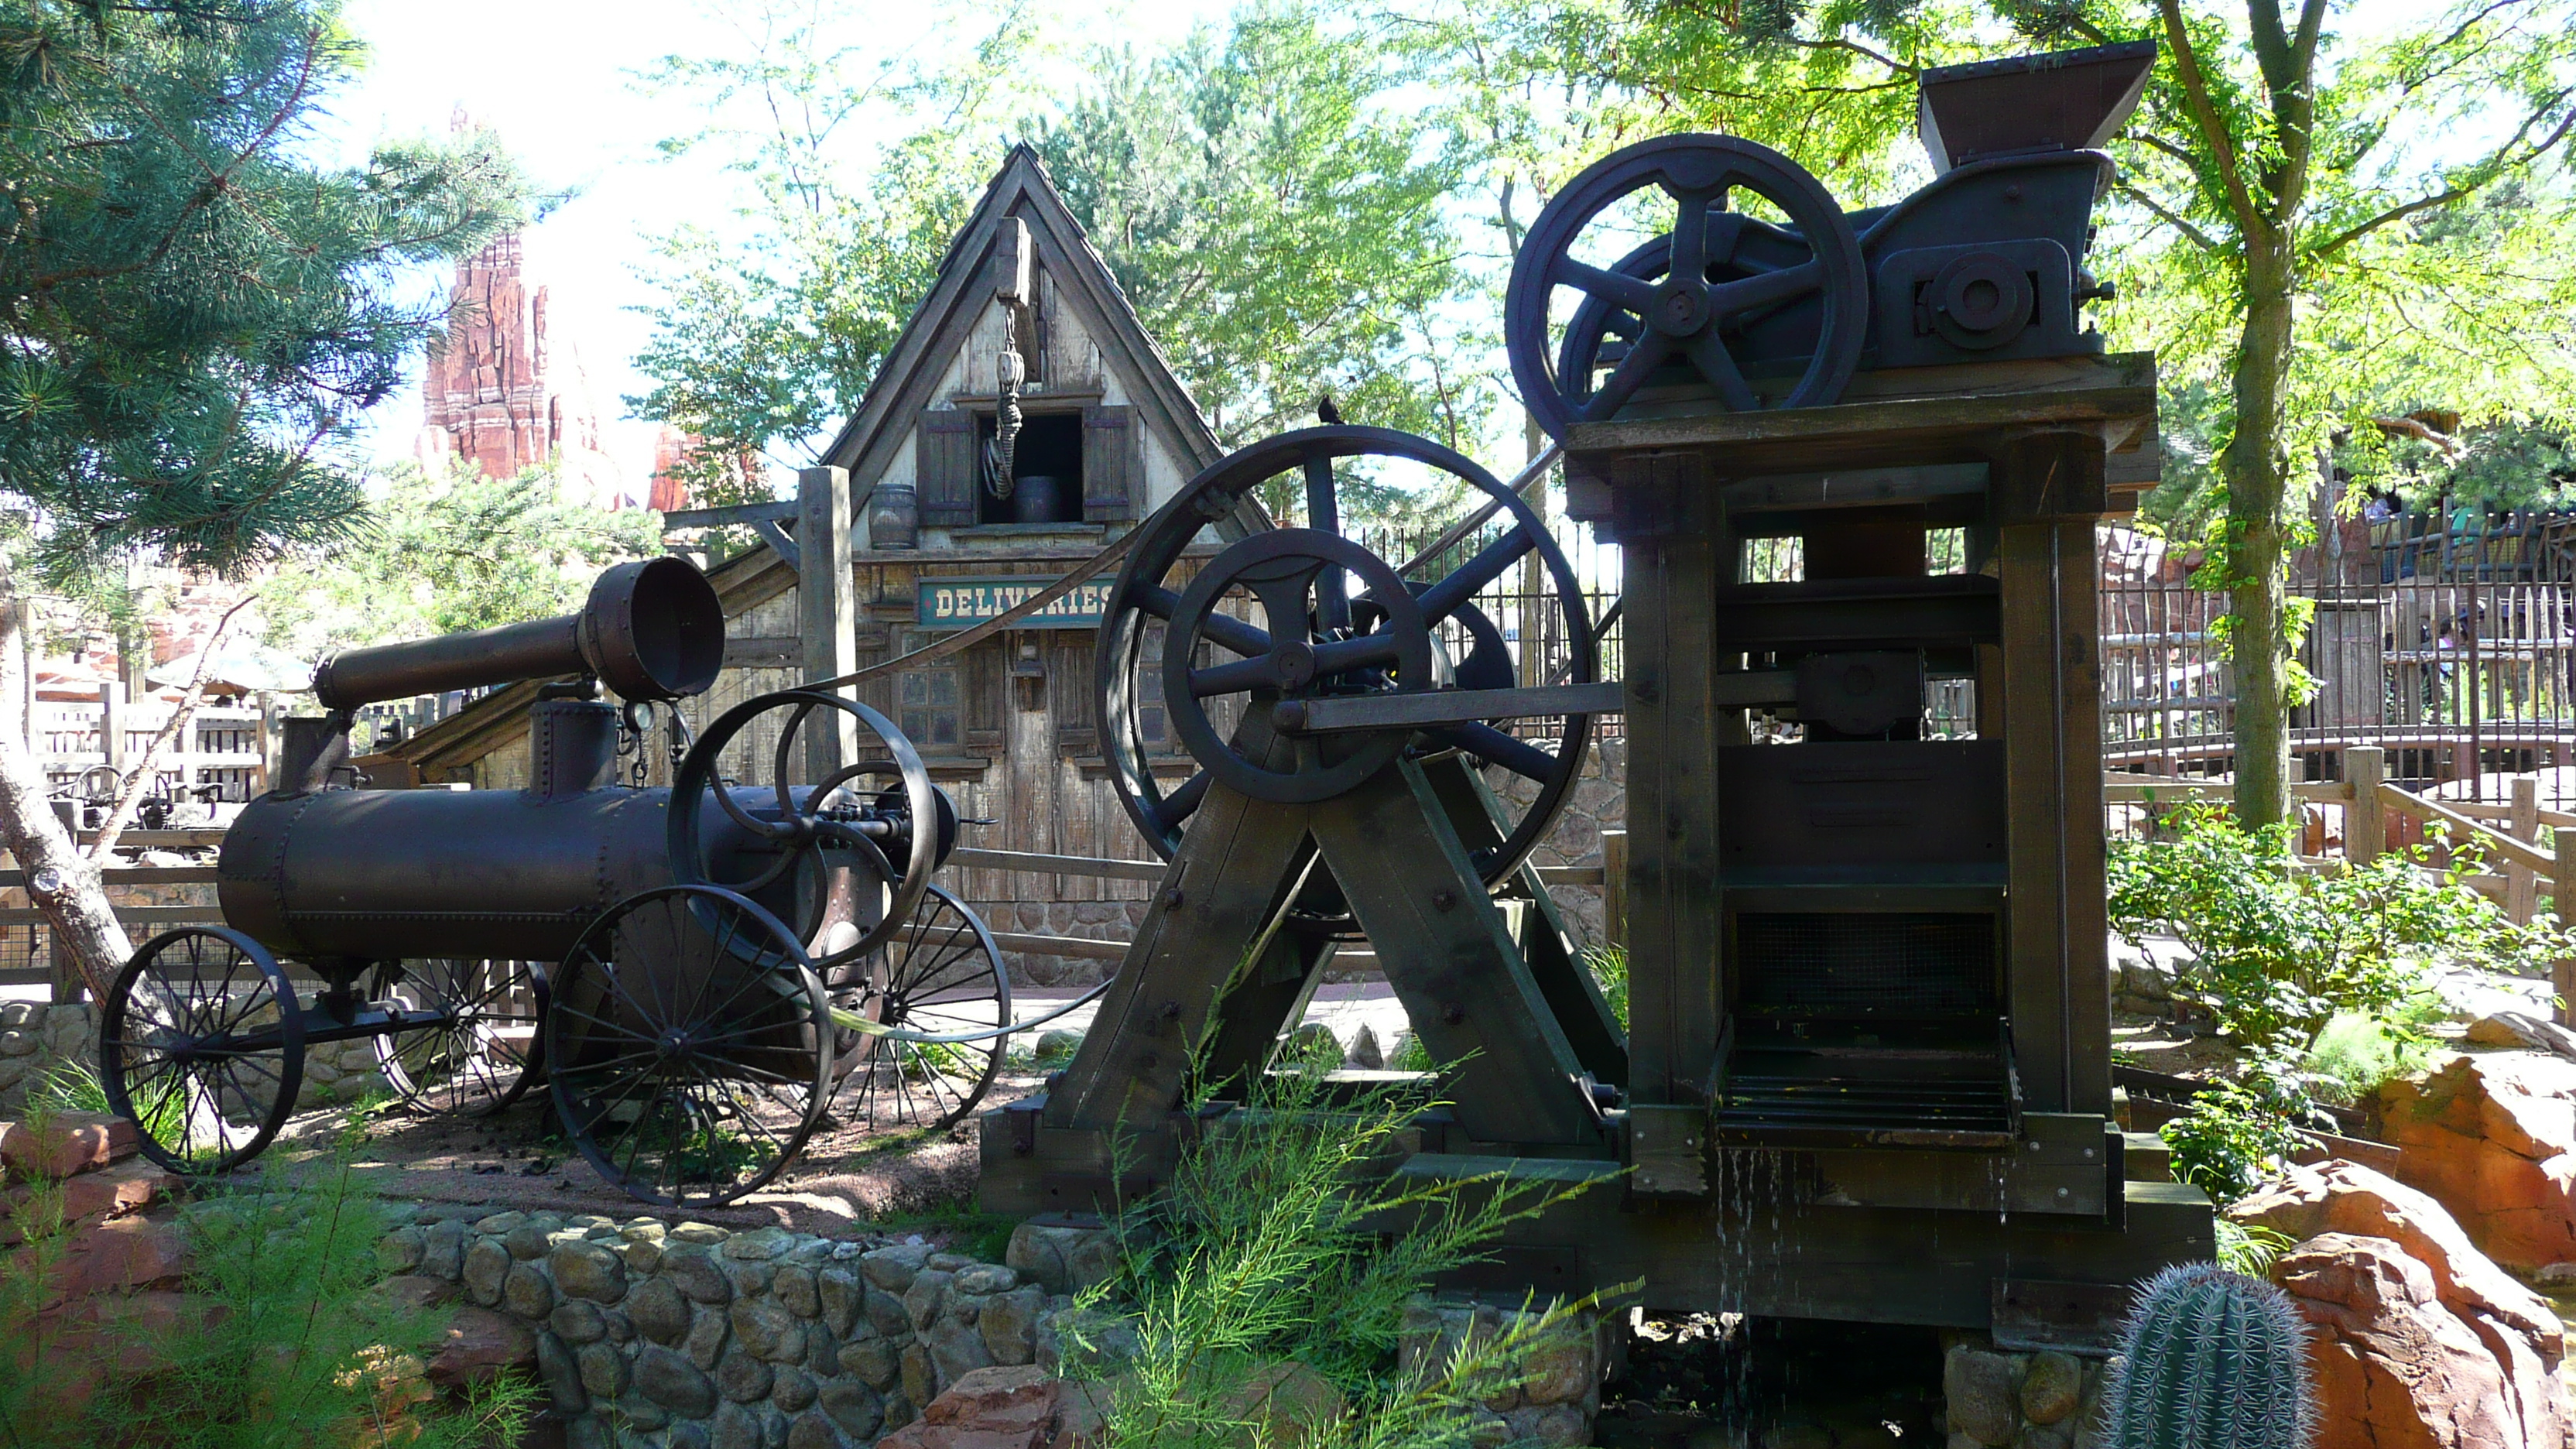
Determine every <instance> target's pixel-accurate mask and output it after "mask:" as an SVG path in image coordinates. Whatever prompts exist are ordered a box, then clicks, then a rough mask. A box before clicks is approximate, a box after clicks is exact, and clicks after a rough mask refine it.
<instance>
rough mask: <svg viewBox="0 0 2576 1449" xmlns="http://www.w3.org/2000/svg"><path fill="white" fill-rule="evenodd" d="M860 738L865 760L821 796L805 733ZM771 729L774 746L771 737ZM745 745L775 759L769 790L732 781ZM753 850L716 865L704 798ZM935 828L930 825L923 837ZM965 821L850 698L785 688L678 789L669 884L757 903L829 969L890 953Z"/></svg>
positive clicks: (758, 702) (905, 747)
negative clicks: (734, 754)
mask: <svg viewBox="0 0 2576 1449" xmlns="http://www.w3.org/2000/svg"><path fill="white" fill-rule="evenodd" d="M845 720H846V722H847V723H849V724H850V725H851V727H852V734H853V735H854V736H855V737H856V743H857V753H856V755H855V756H844V758H853V759H855V760H856V763H854V764H851V765H847V766H844V767H843V768H841V769H839V770H837V771H834V772H833V774H832V776H831V778H829V779H827V780H824V781H822V782H821V783H820V784H818V785H815V786H813V787H810V788H809V787H807V786H803V785H797V784H794V783H791V782H792V781H793V779H794V777H795V776H796V775H798V774H800V773H802V772H803V762H804V754H803V752H804V744H805V740H806V733H805V732H806V731H808V730H817V729H837V728H839V727H840V725H841V724H842V723H843V722H844V721H845ZM773 730H774V731H775V735H774V737H773V736H771V734H770V732H771V731H773ZM737 740H740V741H741V742H742V745H743V748H742V750H741V752H740V753H741V755H742V761H741V762H742V763H743V764H745V765H749V766H754V767H757V766H758V765H760V764H762V763H763V761H762V760H761V758H760V757H761V755H763V754H764V753H765V754H766V755H767V756H768V758H767V760H766V762H765V763H766V766H767V773H768V775H769V779H768V781H767V782H766V784H765V785H762V786H756V787H751V788H744V787H741V786H738V785H736V784H734V783H733V782H732V781H730V780H728V779H727V778H726V776H725V764H726V762H725V759H724V756H725V752H726V750H728V749H729V748H731V747H733V746H734V744H735V742H736V741H737ZM710 797H712V799H713V801H714V803H715V805H716V806H717V808H718V810H720V811H721V813H722V816H723V817H724V818H725V819H726V820H728V821H730V823H731V825H732V826H733V827H734V828H735V829H736V830H738V831H740V832H742V834H743V836H745V837H747V838H748V839H749V840H750V841H752V842H753V848H751V849H749V850H736V851H733V852H731V856H732V858H730V859H725V860H719V859H716V858H715V856H716V854H717V852H716V851H715V850H714V849H712V847H713V844H714V842H712V841H710V840H709V839H707V828H706V827H707V825H708V823H709V821H708V812H707V811H706V809H705V805H706V802H707V800H708V799H709V798H710ZM922 822H929V823H930V824H929V828H916V826H917V825H919V824H921V823H922ZM957 824H958V822H957V811H956V807H955V806H954V805H952V804H951V803H950V802H949V800H948V797H947V795H946V794H945V793H943V792H942V791H940V790H938V789H937V788H935V787H934V786H932V784H931V783H930V772H929V771H928V770H926V769H924V768H923V767H922V763H921V756H920V755H919V754H918V753H916V752H915V751H914V750H913V747H912V742H911V741H910V740H908V739H906V738H904V735H903V732H902V731H901V730H899V729H897V728H895V726H894V722H893V721H891V720H889V719H887V718H886V717H885V716H884V715H881V714H879V713H877V712H876V711H875V710H873V709H870V708H868V707H867V706H866V705H864V704H861V703H859V702H858V701H857V700H854V699H847V698H844V697H842V696H840V695H837V694H830V693H825V692H823V691H819V690H810V689H790V690H781V691H779V692H778V693H775V694H764V695H760V696H757V697H756V698H753V699H748V700H745V701H743V702H742V703H741V704H738V705H736V706H734V707H733V708H732V709H729V710H727V711H725V712H724V714H723V715H722V716H721V717H719V718H718V719H717V720H716V722H715V723H714V724H712V725H709V726H708V727H707V730H706V732H705V733H704V734H703V735H701V736H699V738H698V741H697V743H696V744H694V745H692V746H690V747H689V753H688V756H687V758H685V759H683V760H682V761H681V762H680V768H679V772H678V773H677V774H676V775H675V776H674V777H673V779H672V782H671V819H670V849H671V874H672V877H673V878H674V879H676V880H678V881H680V882H681V883H682V884H687V885H709V886H718V887H721V888H723V889H725V890H730V891H738V892H740V893H742V894H743V895H746V896H751V897H756V898H758V899H760V900H761V901H763V902H764V903H765V904H767V905H768V906H770V907H771V908H772V909H774V910H777V911H778V912H779V913H780V914H781V915H782V916H784V917H786V918H787V919H788V920H790V921H791V922H792V923H793V925H794V926H795V928H796V934H797V938H798V939H799V940H800V941H802V942H804V943H805V949H806V951H807V952H808V953H809V954H810V955H811V956H812V958H813V961H814V964H815V967H816V969H818V970H823V971H830V970H832V969H834V968H836V967H838V966H840V965H842V964H844V963H846V962H850V961H855V960H857V959H858V958H860V957H862V956H864V955H866V954H867V953H868V952H870V951H873V950H875V949H876V948H877V947H878V946H879V945H882V944H883V943H884V941H885V939H886V937H887V936H888V935H890V934H891V933H892V932H893V931H894V929H895V926H896V924H897V923H899V922H901V921H902V920H904V919H905V918H907V917H909V916H910V915H911V914H912V912H913V910H914V908H915V907H917V906H918V905H919V904H920V903H921V893H922V892H923V891H924V890H926V889H928V888H929V885H930V877H931V873H932V872H934V871H936V870H937V869H938V868H939V862H941V861H942V860H944V859H946V858H947V853H948V850H949V848H950V847H951V846H952V845H954V844H955V842H956V839H957Z"/></svg>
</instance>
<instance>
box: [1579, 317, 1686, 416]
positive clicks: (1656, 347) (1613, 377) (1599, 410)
mask: <svg viewBox="0 0 2576 1449" xmlns="http://www.w3.org/2000/svg"><path fill="white" fill-rule="evenodd" d="M1671 351H1672V342H1671V340H1670V339H1668V338H1666V337H1665V336H1664V334H1662V333H1661V332H1657V331H1655V330H1654V329H1652V328H1648V329H1647V330H1646V332H1645V334H1644V335H1643V336H1641V337H1639V338H1638V339H1637V340H1636V341H1635V342H1634V343H1632V344H1631V345H1630V346H1629V348H1628V355H1627V356H1626V357H1623V358H1621V359H1619V365H1618V366H1617V367H1615V368H1613V369H1611V371H1610V375H1609V376H1608V377H1606V378H1604V379H1602V382H1601V390H1600V391H1599V392H1597V393H1594V394H1593V395H1592V400H1591V401H1590V402H1587V403H1585V404H1584V405H1583V411H1582V412H1581V413H1579V414H1577V415H1576V416H1577V418H1578V419H1579V420H1580V421H1582V422H1587V423H1595V422H1599V421H1600V420H1601V419H1603V418H1606V417H1608V416H1610V415H1611V414H1612V413H1615V412H1617V411H1619V409H1620V408H1622V407H1624V406H1625V405H1626V404H1627V401H1628V399H1630V398H1632V397H1634V396H1636V394H1637V389H1638V388H1641V387H1643V386H1645V385H1646V378H1647V377H1648V375H1650V374H1652V373H1653V372H1654V370H1655V369H1656V368H1657V367H1660V366H1662V365H1663V361H1664V358H1665V357H1666V356H1667V355H1669V354H1670V353H1671Z"/></svg>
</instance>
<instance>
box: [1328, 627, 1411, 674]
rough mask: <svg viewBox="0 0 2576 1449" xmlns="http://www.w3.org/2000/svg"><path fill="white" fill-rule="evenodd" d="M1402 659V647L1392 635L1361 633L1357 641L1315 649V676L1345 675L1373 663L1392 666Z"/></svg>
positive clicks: (1331, 644)
mask: <svg viewBox="0 0 2576 1449" xmlns="http://www.w3.org/2000/svg"><path fill="white" fill-rule="evenodd" d="M1403 657H1404V646H1403V644H1402V642H1401V641H1399V640H1397V639H1396V637H1395V636H1394V635H1392V634H1362V635H1361V636H1359V637H1358V638H1356V639H1336V640H1334V641H1333V642H1332V643H1330V644H1318V645H1316V646H1315V677H1316V678H1318V679H1321V678H1325V677H1327V676H1329V675H1335V674H1348V673H1349V672H1350V671H1352V670H1354V669H1363V668H1366V667H1368V666H1369V665H1372V664H1394V663H1396V662H1398V661H1399V660H1401V659H1402V658H1403Z"/></svg>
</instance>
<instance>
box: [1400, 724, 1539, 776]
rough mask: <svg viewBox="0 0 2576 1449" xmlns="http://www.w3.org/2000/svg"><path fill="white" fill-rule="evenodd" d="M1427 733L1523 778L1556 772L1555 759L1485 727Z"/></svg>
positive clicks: (1446, 727)
mask: <svg viewBox="0 0 2576 1449" xmlns="http://www.w3.org/2000/svg"><path fill="white" fill-rule="evenodd" d="M1430 733H1431V737H1432V738H1434V739H1436V740H1439V741H1440V742H1441V743H1443V744H1446V745H1451V746H1454V747H1455V748H1457V749H1461V750H1464V751H1466V752H1467V753H1468V754H1471V755H1474V756H1476V757H1477V758H1479V759H1482V760H1484V761H1485V762H1486V763H1488V764H1495V765H1500V766H1502V767H1503V768H1504V769H1506V770H1509V771H1511V772H1512V773H1513V774H1515V775H1518V776H1520V777H1522V778H1523V779H1528V780H1542V781H1543V780H1546V779H1549V778H1550V777H1552V776H1554V775H1555V773H1556V767H1557V764H1558V760H1557V757H1556V756H1554V755H1551V754H1549V753H1548V752H1547V751H1545V750H1542V749H1540V748H1539V747H1538V746H1536V745H1533V744H1531V743H1529V742H1528V741H1526V740H1521V739H1516V738H1514V737H1512V736H1511V735H1507V734H1505V733H1503V732H1502V731H1501V730H1498V729H1496V728H1494V727H1493V726H1492V725H1489V724H1458V725H1443V726H1441V727H1440V728H1439V729H1436V730H1433V731H1431V732H1430Z"/></svg>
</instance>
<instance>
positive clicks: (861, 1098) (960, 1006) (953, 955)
mask: <svg viewBox="0 0 2576 1449" xmlns="http://www.w3.org/2000/svg"><path fill="white" fill-rule="evenodd" d="M842 970H843V975H842V978H841V980H840V981H839V982H837V983H835V985H834V986H833V988H832V1001H833V1004H834V1005H835V1006H838V1007H840V1008H841V1009H842V1010H845V1011H851V1012H855V1013H857V1014H858V1015H860V1016H863V1017H866V1018H867V1019H868V1020H870V1021H873V1022H876V1023H877V1024H879V1025H881V1026H886V1027H890V1028H893V1029H894V1030H896V1031H902V1032H908V1033H911V1034H913V1035H916V1036H971V1035H975V1034H977V1033H980V1032H986V1031H990V1030H992V1029H993V1028H995V1027H999V1026H1007V1025H1009V1024H1010V1020H1011V982H1010V977H1009V975H1008V974H1007V973H1005V972H1004V971H1003V969H1002V952H1001V948H1000V947H998V946H995V945H994V944H993V933H992V932H991V931H989V930H986V929H985V927H984V922H983V921H982V919H981V918H979V917H978V916H976V914H975V913H974V912H973V911H971V910H968V909H967V908H966V905H965V903H964V902H962V901H960V900H958V899H957V897H956V896H954V895H951V894H950V893H949V892H948V890H947V889H946V888H945V887H942V886H937V885H934V886H932V887H931V888H930V889H929V890H928V891H926V892H924V893H923V895H922V897H921V904H920V905H919V906H918V907H917V908H915V910H914V911H913V915H912V920H911V921H910V922H909V923H908V924H907V926H906V927H905V929H903V930H901V931H897V932H896V933H895V934H894V935H893V936H892V937H891V938H890V939H888V940H887V942H886V944H885V945H883V946H882V947H879V948H878V949H877V951H876V952H875V953H874V954H873V955H870V956H869V957H868V958H867V959H865V960H864V961H854V962H852V963H850V964H849V965H848V966H846V967H844V968H842ZM840 1046H841V1058H840V1062H839V1064H838V1065H837V1066H836V1068H835V1071H836V1073H837V1074H838V1075H839V1076H840V1087H839V1095H840V1096H841V1097H842V1098H843V1099H847V1100H852V1101H853V1102H854V1105H855V1110H854V1112H853V1113H852V1120H853V1121H855V1122H857V1123H861V1124H864V1125H866V1126H870V1127H888V1126H892V1127H903V1128H925V1127H926V1128H929V1129H930V1130H932V1131H945V1130H946V1129H948V1128H950V1127H953V1126H955V1125H957V1124H958V1123H959V1122H962V1121H964V1120H965V1118H966V1114H967V1113H969V1112H972V1111H973V1110H975V1104H976V1103H978V1102H980V1101H982V1100H984V1094H985V1093H986V1092H987V1091H989V1090H991V1089H992V1086H993V1078H994V1077H995V1076H997V1075H999V1074H1000V1072H1001V1070H1002V1056H1003V1053H1004V1052H1005V1051H1007V1050H1008V1049H1009V1046H1010V1038H1009V1037H1007V1036H992V1037H987V1038H985V1039H984V1040H982V1041H971V1042H910V1041H892V1040H888V1039H887V1038H885V1037H881V1036H877V1035H875V1034H873V1033H868V1032H859V1031H844V1032H842V1033H841V1036H840Z"/></svg>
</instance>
